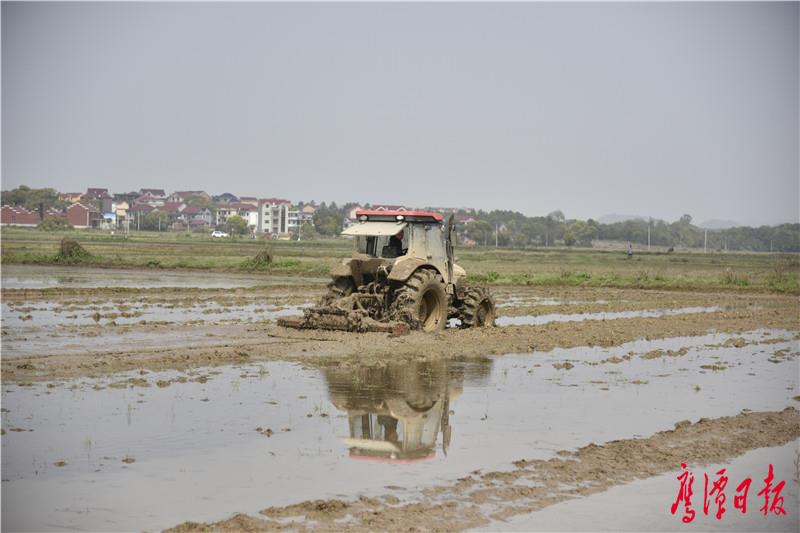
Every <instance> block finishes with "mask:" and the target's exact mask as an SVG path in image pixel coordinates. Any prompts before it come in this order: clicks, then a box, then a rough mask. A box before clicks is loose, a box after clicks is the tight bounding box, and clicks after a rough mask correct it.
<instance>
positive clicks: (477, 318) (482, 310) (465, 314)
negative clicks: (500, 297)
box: [459, 287, 495, 328]
mask: <svg viewBox="0 0 800 533" xmlns="http://www.w3.org/2000/svg"><path fill="white" fill-rule="evenodd" d="M459 311H460V313H459V314H460V318H461V327H462V328H483V327H492V326H494V317H495V308H494V298H492V295H491V294H489V291H488V290H486V289H484V288H483V287H475V288H472V289H468V290H467V295H466V297H465V298H464V300H463V301H462V303H461V305H460V306H459Z"/></svg>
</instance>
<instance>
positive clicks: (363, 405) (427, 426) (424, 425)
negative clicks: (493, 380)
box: [325, 359, 492, 463]
mask: <svg viewBox="0 0 800 533" xmlns="http://www.w3.org/2000/svg"><path fill="white" fill-rule="evenodd" d="M491 365H492V362H491V360H490V359H481V360H478V361H475V362H470V363H448V362H446V361H435V362H410V363H389V364H387V365H385V366H380V367H377V366H376V367H362V368H358V369H349V368H348V369H327V370H326V371H325V377H326V379H327V383H328V390H329V393H330V400H331V403H333V405H334V406H336V408H337V409H339V410H340V411H342V412H346V413H347V417H348V425H349V432H350V435H349V436H348V437H344V438H342V439H341V440H342V441H343V442H344V443H345V444H346V445H347V446H348V447H349V448H350V457H352V458H354V459H365V460H377V461H384V462H392V463H410V462H417V461H422V460H425V459H431V458H433V457H435V455H436V445H437V441H438V437H439V434H440V433H441V435H442V439H441V447H442V452H443V453H444V455H445V456H446V455H447V449H448V447H449V446H450V440H451V438H452V426H451V425H450V415H451V407H452V403H453V402H454V401H455V400H456V399H457V398H458V397H459V396H460V395H461V391H462V390H463V385H464V382H465V380H469V381H472V380H475V381H479V380H483V379H485V378H486V377H488V375H489V374H490V372H491Z"/></svg>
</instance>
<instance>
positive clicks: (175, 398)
mask: <svg viewBox="0 0 800 533" xmlns="http://www.w3.org/2000/svg"><path fill="white" fill-rule="evenodd" d="M2 275H3V278H2V281H3V289H2V290H3V301H2V357H3V376H4V377H3V383H2V494H3V497H2V527H3V529H4V530H27V531H39V530H48V531H50V530H64V529H82V530H83V529H85V530H157V529H162V528H168V527H171V526H175V525H178V524H181V523H183V522H185V521H195V522H197V521H199V522H214V521H218V520H224V519H226V518H228V517H230V516H232V515H234V514H235V513H247V514H248V515H250V516H259V515H258V513H259V511H260V510H262V509H264V508H265V507H267V506H276V507H280V506H292V505H294V504H299V503H300V502H307V501H308V500H316V499H318V500H320V501H324V502H337V501H359V502H362V503H363V502H364V501H366V500H364V498H365V497H373V496H376V495H384V496H385V497H386V498H390V499H391V501H393V502H396V505H402V504H405V503H414V502H435V503H437V504H439V503H441V504H443V505H449V504H450V503H452V502H453V500H448V499H447V498H449V497H450V496H448V494H449V493H448V492H446V491H444V492H442V491H443V490H444V489H442V487H446V486H455V485H458V484H459V483H462V482H464V480H465V479H467V478H470V476H474V475H477V474H476V473H477V472H489V474H491V475H488V474H487V475H488V478H487V479H488V480H489V481H488V482H487V483H488V485H492V483H495V481H493V480H494V479H496V478H497V476H499V475H500V474H496V473H511V472H512V471H513V470H514V469H515V468H518V465H519V464H520V463H519V462H518V460H520V459H524V460H526V461H533V460H543V461H545V460H551V459H554V458H558V457H563V456H564V454H568V453H571V452H574V451H576V450H581V449H585V448H586V447H591V446H592V445H594V444H598V445H602V444H603V443H613V442H619V440H620V439H632V440H631V442H633V443H636V442H643V441H645V440H646V439H648V438H650V437H652V436H654V435H657V434H658V432H661V431H664V430H669V429H671V428H673V427H674V426H675V425H676V423H678V422H681V421H684V420H689V421H692V422H697V421H698V420H701V419H710V420H718V419H720V417H730V416H735V415H740V414H741V413H759V412H781V411H782V410H784V408H786V407H787V406H800V403H798V402H799V401H800V390H798V373H799V372H798V362H799V361H800V359H798V355H799V354H800V346H798V340H799V339H800V335H799V334H798V331H797V330H798V328H797V327H796V326H797V321H796V316H797V301H796V299H792V300H790V299H786V298H784V299H776V298H774V297H772V296H770V295H762V296H750V295H748V296H747V297H739V296H736V295H730V294H713V293H712V294H694V293H676V292H669V293H666V292H665V293H658V292H655V291H651V292H646V291H638V292H637V291H634V290H613V289H584V288H558V289H545V288H537V287H502V288H498V289H497V291H496V298H497V302H498V315H499V316H498V319H497V323H498V326H500V327H498V328H490V329H487V330H480V331H472V330H456V329H451V330H449V331H446V332H443V333H441V334H428V335H425V334H416V333H414V334H411V335H409V336H406V337H400V338H391V337H387V336H386V335H382V334H368V335H357V334H346V333H340V332H337V333H331V332H327V333H325V332H316V331H311V332H307V331H306V332H297V331H293V330H292V331H289V330H285V329H284V328H280V327H278V326H276V325H275V324H274V320H275V319H276V318H278V317H282V316H289V315H295V314H300V313H302V311H303V310H304V309H305V308H306V307H308V306H309V305H310V304H311V303H312V302H314V301H315V300H316V299H318V298H319V296H320V295H321V294H322V293H323V291H324V283H323V281H321V280H309V279H304V278H296V279H285V278H276V277H269V276H264V275H238V274H237V275H230V274H224V273H220V274H218V273H203V274H195V273H193V272H192V273H189V272H162V271H154V272H150V271H112V270H108V271H106V270H90V269H80V268H48V267H36V268H31V267H24V268H20V267H5V268H4V269H3V273H2ZM787 317H788V318H787ZM792 317H795V319H793V318H792ZM732 424H734V426H724V424H723V427H727V428H728V429H729V428H730V427H734V428H735V427H738V426H736V424H743V423H741V422H732ZM747 427H749V426H747ZM725 430H726V429H723V430H721V431H725ZM717 431H719V430H717ZM750 431H752V430H750ZM717 435H718V436H719V435H720V434H719V433H717ZM793 442H794V443H795V444H796V440H795V441H793ZM764 445H765V444H761V446H764ZM767 445H770V444H767ZM644 446H650V444H649V441H648V443H646V444H644ZM791 446H792V443H790V444H788V445H786V446H784V447H783V448H781V450H783V449H784V448H786V449H787V450H791ZM784 452H785V450H784V451H782V452H781V454H782V455H781V456H780V457H781V459H780V460H781V461H782V462H781V464H783V463H785V462H787V461H785V460H784V459H786V457H784V456H785V455H786V453H788V452H786V453H784ZM576 453H577V452H576ZM738 453H739V454H741V453H742V452H741V451H739V452H738ZM753 453H758V450H756V452H753ZM712 456H713V455H712ZM755 457H757V458H760V457H761V456H760V455H756V456H755ZM648 460H649V458H648ZM662 460H663V457H662ZM743 460H744V459H743ZM748 460H749V461H750V462H751V463H752V461H753V459H748ZM523 463H524V461H523ZM669 464H670V468H671V466H672V463H669ZM732 464H738V463H735V462H734V463H732ZM744 464H750V463H744ZM495 474H496V475H495ZM591 475H592V476H595V474H594V473H593V472H592V474H591ZM782 475H783V477H784V478H787V479H788V478H790V475H791V472H782ZM673 477H674V476H673ZM662 478H663V479H662ZM665 479H666V478H665V477H664V476H654V477H652V479H646V480H642V481H636V482H634V483H633V484H631V485H630V487H634V488H632V489H626V487H614V488H612V489H609V492H611V491H612V490H613V491H623V492H622V494H623V495H626V496H625V497H629V498H632V499H634V500H635V498H636V495H637V494H639V493H638V492H637V490H638V489H636V488H635V487H640V486H642V487H643V488H642V489H641V491H640V492H641V494H642V495H647V496H646V498H649V499H647V501H646V502H645V501H644V499H643V498H645V496H642V495H640V496H639V499H638V500H635V501H641V502H642V505H643V506H644V507H646V508H648V509H649V508H650V507H647V506H651V505H652V504H653V498H656V497H658V498H662V499H663V496H662V495H661V492H659V491H662V490H663V487H664V486H665V483H666V482H665V481H664V480H665ZM520 483H521V482H517V481H515V482H513V483H511V484H510V485H509V486H506V487H505V488H503V487H500V489H498V490H501V492H498V493H497V495H495V496H492V498H490V500H487V501H484V502H482V503H480V504H479V505H478V508H479V509H480V510H481V512H485V515H486V517H488V516H489V514H490V513H489V511H487V510H486V509H488V508H489V507H491V506H492V505H494V506H501V507H502V505H505V504H506V503H507V502H506V501H505V499H504V498H505V496H503V495H504V494H506V493H505V492H502V490H511V491H512V492H513V490H515V489H519V488H520V486H521V485H520ZM532 483H534V482H532ZM535 483H541V482H540V481H536V482H535ZM535 483H534V485H535ZM637 483H645V485H637ZM648 483H649V484H648ZM496 488H497V487H496ZM522 488H523V489H525V490H528V489H529V488H530V487H528V486H524V487H522ZM487 490H488V489H487ZM570 490H571V489H570ZM626 490H627V492H624V491H626ZM437 491H438V492H437ZM789 494H796V491H795V492H790V493H789ZM574 497H576V496H575V495H570V496H569V498H574ZM603 498H606V495H605V494H593V495H591V496H586V497H584V498H582V499H581V500H579V501H578V503H580V505H579V506H578V507H577V508H576V509H577V512H576V513H575V514H574V516H572V517H571V520H570V521H567V522H564V524H572V528H573V529H575V528H577V529H581V528H583V529H585V528H587V527H588V528H590V529H591V528H592V527H593V526H592V524H593V522H592V521H591V520H590V519H584V520H583V521H581V516H583V517H587V516H589V515H591V514H592V513H595V512H596V510H597V508H598V506H603V505H605V504H606V502H607V500H604V499H603ZM386 501H390V500H386ZM555 501H556V500H553V501H550V503H548V505H549V504H552V503H555ZM598 502H599V503H598ZM566 503H569V502H566ZM659 503H661V502H660V500H659ZM490 504H491V505H490ZM320 505H322V506H323V507H324V508H327V507H326V506H327V505H328V503H323V504H320ZM332 505H334V507H335V505H336V504H332ZM364 505H367V504H364ZM370 505H371V504H370ZM392 505H395V504H392ZM562 505H564V503H561V504H556V505H554V506H553V507H552V509H555V508H559V509H561V507H559V506H562ZM312 507H313V506H312ZM495 508H496V509H497V508H500V507H495ZM548 509H551V508H547V509H545V510H543V511H538V513H534V514H533V515H528V514H526V513H522V511H519V512H518V513H517V514H520V513H522V515H521V516H518V517H516V518H515V519H513V520H510V521H508V522H506V521H505V519H497V518H494V519H491V520H488V519H487V520H483V519H481V520H473V521H472V522H469V523H472V524H476V523H484V524H489V525H488V526H487V527H488V528H489V529H515V528H516V529H526V530H527V529H537V528H538V529H542V528H543V529H558V527H556V526H555V525H554V526H553V527H544V526H543V527H539V526H535V524H550V525H553V524H555V521H554V520H555V519H554V518H553V517H554V516H555V515H553V514H552V512H551V513H550V514H541V515H540V516H541V520H540V519H539V518H537V515H539V514H540V513H545V512H547V510H548ZM500 510H502V509H500ZM462 511H463V509H462ZM506 511H508V509H506ZM453 512H454V513H455V514H459V513H460V511H459V512H455V511H453ZM562 512H563V511H562ZM614 515H615V516H618V517H620V519H619V520H617V521H614V520H611V519H609V521H608V522H607V523H608V524H612V525H613V527H612V529H629V530H642V529H648V528H650V527H651V526H650V524H651V522H650V521H649V520H650V519H649V518H647V517H645V516H644V515H642V514H641V513H639V514H635V513H634V515H631V516H629V515H625V514H624V513H618V512H617V513H614ZM287 516H288V515H287ZM370 516H371V515H370ZM454 516H455V515H454ZM492 516H494V515H492ZM503 516H505V515H503ZM486 517H484V518H486ZM670 518H674V517H671V515H669V516H666V517H662V516H659V517H658V520H657V521H656V522H654V523H657V524H659V527H661V526H663V529H670V528H671V527H672V525H671V523H669V524H667V522H668V521H669V519H670ZM351 519H352V518H351ZM343 520H345V522H337V523H335V524H334V528H335V527H337V526H338V527H342V526H344V525H345V524H349V522H346V520H350V519H347V518H343ZM392 523H394V522H392ZM413 523H414V524H417V525H419V527H422V528H423V529H424V528H430V529H435V528H436V526H435V524H436V522H435V521H432V519H431V518H430V517H428V518H426V519H424V520H422V521H419V522H417V521H415V522H413ZM454 523H455V522H453V524H454ZM444 524H445V525H446V524H451V523H450V522H446V521H445V522H444ZM665 524H666V525H665ZM734 524H735V526H734V527H739V528H742V529H748V526H749V525H751V523H750V522H735V523H734ZM787 524H788V525H789V527H790V528H791V527H792V525H793V522H786V521H784V522H779V523H775V524H773V522H770V523H769V527H768V528H772V527H773V525H774V527H775V528H777V529H785V526H786V525H787ZM329 525H330V523H329ZM375 527H377V528H378V529H381V528H384V529H385V528H387V527H388V526H385V525H384V526H383V527H381V526H379V525H378V526H374V525H373V526H372V527H370V526H369V525H367V526H366V529H373V528H375ZM442 527H444V526H442ZM564 527H565V528H566V529H570V527H567V526H564ZM388 528H389V529H391V527H388ZM452 528H457V529H461V528H462V526H460V525H459V526H458V527H456V526H452Z"/></svg>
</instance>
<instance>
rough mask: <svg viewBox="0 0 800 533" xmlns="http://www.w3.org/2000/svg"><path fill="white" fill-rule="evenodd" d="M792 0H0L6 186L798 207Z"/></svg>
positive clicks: (799, 15)
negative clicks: (405, 0)
mask: <svg viewBox="0 0 800 533" xmlns="http://www.w3.org/2000/svg"><path fill="white" fill-rule="evenodd" d="M799 19H800V10H799V9H798V3H778V4H768V3H757V4H746V3H731V4H726V3H713V4H697V3H658V4H651V3H620V4H596V3H593V4H579V3H567V4H545V3H532V4H502V5H490V4H405V5H398V4H391V5H386V4H307V3H303V4H254V3H245V4H208V3H187V4H157V3H146V4H123V3H87V4H66V3H58V4H44V3H25V4H14V3H8V2H3V4H2V187H3V189H9V188H13V187H16V186H18V185H20V184H27V185H30V186H36V187H42V186H52V187H55V188H57V189H59V190H62V191H73V190H74V191H81V190H85V189H86V187H89V186H91V187H108V188H110V189H111V190H112V192H122V191H127V190H131V189H139V188H141V187H160V188H165V189H167V190H168V191H171V190H185V189H205V190H207V191H209V192H211V193H221V192H224V191H230V192H233V193H235V194H238V195H246V196H256V195H257V196H260V197H266V196H278V197H286V198H289V199H291V200H294V201H297V200H305V201H308V200H310V199H316V200H318V201H320V200H327V201H330V200H335V201H337V202H343V201H347V200H353V201H360V202H373V203H375V202H378V203H402V204H409V205H436V206H469V207H477V208H484V209H496V208H497V209H513V210H518V211H521V212H523V213H525V214H529V215H540V214H545V213H547V212H549V211H552V210H554V209H561V210H563V211H564V213H565V214H566V215H567V217H570V218H572V217H578V218H588V217H599V216H601V215H604V214H608V213H626V214H629V213H630V214H642V215H650V216H654V217H658V218H665V219H667V220H674V219H677V218H678V217H679V216H680V215H681V214H683V213H690V214H692V215H693V216H694V219H695V221H696V222H701V221H703V220H705V219H709V218H718V219H730V220H735V221H739V222H742V223H751V224H754V223H775V222H779V221H797V220H798V202H799V200H798V198H799V197H800V191H799V190H798V182H799V181H800V178H799V177H798V144H800V138H799V136H798V123H799V121H800V116H799V113H798V99H799V98H800V96H799V95H800V86H799V84H798V75H799V67H798V64H799V63H800V60H799V53H798V48H799V47H800V42H799V33H798V20H799Z"/></svg>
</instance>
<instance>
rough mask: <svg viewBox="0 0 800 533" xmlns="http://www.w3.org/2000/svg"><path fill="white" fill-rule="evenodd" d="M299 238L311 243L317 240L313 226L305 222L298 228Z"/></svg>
mask: <svg viewBox="0 0 800 533" xmlns="http://www.w3.org/2000/svg"><path fill="white" fill-rule="evenodd" d="M300 238H301V239H302V240H304V241H311V240H314V239H316V238H317V231H316V230H315V229H314V224H311V223H310V222H306V223H304V224H303V226H302V227H301V228H300Z"/></svg>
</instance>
